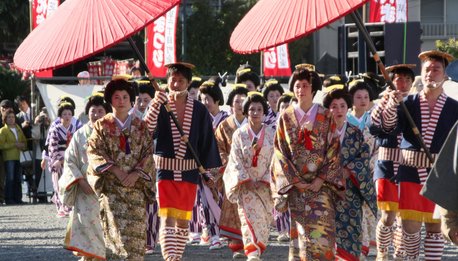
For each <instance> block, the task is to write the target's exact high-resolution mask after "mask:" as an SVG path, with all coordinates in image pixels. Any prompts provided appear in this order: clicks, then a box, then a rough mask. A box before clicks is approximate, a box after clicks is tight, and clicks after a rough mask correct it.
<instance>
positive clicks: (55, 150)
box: [48, 127, 63, 168]
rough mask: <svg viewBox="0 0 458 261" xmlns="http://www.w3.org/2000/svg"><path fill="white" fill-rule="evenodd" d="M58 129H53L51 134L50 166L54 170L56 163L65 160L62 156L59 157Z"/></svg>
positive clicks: (49, 148)
mask: <svg viewBox="0 0 458 261" xmlns="http://www.w3.org/2000/svg"><path fill="white" fill-rule="evenodd" d="M57 133H58V129H57V127H56V128H53V130H52V132H51V133H50V136H49V147H48V151H49V166H50V167H51V168H52V166H53V165H54V163H56V162H57V161H59V160H63V158H62V156H61V155H59V135H58V134H57Z"/></svg>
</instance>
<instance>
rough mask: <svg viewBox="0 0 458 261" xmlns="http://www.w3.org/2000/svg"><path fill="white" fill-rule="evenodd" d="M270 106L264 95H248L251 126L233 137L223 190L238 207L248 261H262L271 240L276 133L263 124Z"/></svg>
mask: <svg viewBox="0 0 458 261" xmlns="http://www.w3.org/2000/svg"><path fill="white" fill-rule="evenodd" d="M267 110H268V105H267V102H266V101H265V100H264V98H263V97H262V95H261V94H257V93H254V94H251V95H250V93H249V96H248V98H247V99H246V100H245V102H244V103H243V114H245V115H247V117H248V124H246V125H244V126H242V127H240V128H239V129H237V130H236V131H235V132H234V135H233V136H232V146H231V152H230V154H229V161H228V163H227V167H226V170H225V171H224V176H223V180H224V188H225V191H226V196H227V198H228V199H229V201H230V202H232V203H236V204H237V209H238V213H239V218H240V222H241V229H242V237H243V245H244V250H245V255H246V256H247V257H248V260H261V259H260V258H259V257H260V256H261V254H262V253H263V252H264V250H265V249H266V245H267V241H268V239H269V227H270V226H269V225H268V224H270V222H271V212H272V208H273V204H272V199H271V191H270V171H269V166H270V162H271V160H272V155H273V137H274V135H275V131H274V130H273V129H272V128H269V127H266V126H265V125H264V124H263V121H264V117H265V115H267Z"/></svg>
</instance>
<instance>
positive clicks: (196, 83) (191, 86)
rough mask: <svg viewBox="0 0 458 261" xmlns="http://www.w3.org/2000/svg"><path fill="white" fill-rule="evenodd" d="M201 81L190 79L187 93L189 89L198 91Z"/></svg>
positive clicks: (195, 78) (200, 79) (196, 78)
mask: <svg viewBox="0 0 458 261" xmlns="http://www.w3.org/2000/svg"><path fill="white" fill-rule="evenodd" d="M202 83H203V81H202V78H200V77H192V78H191V84H189V86H188V91H189V90H191V89H199V87H200V86H201V85H202Z"/></svg>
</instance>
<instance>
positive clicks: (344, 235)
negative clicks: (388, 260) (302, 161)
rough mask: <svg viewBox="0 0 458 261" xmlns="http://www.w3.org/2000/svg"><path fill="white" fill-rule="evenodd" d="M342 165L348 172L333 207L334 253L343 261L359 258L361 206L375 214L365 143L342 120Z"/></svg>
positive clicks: (358, 132)
mask: <svg viewBox="0 0 458 261" xmlns="http://www.w3.org/2000/svg"><path fill="white" fill-rule="evenodd" d="M341 135H342V136H341V139H342V142H341V149H340V156H341V162H342V166H343V167H344V168H347V169H348V170H350V171H351V176H350V177H348V178H347V180H346V191H345V198H344V200H342V201H339V202H338V204H337V208H336V233H337V237H336V242H337V255H338V256H339V257H340V258H343V259H344V260H355V261H357V260H359V257H360V255H361V248H362V241H361V236H362V222H363V210H362V205H363V203H364V202H365V203H366V204H367V205H368V206H369V207H370V210H371V211H372V213H373V214H374V215H376V213H377V205H376V203H377V202H376V194H375V188H374V182H373V180H372V177H371V174H370V169H369V160H370V153H369V146H368V144H367V143H366V142H365V141H364V137H363V134H362V133H361V131H360V130H359V129H358V128H357V127H356V126H354V125H352V124H350V123H346V124H345V125H344V127H343V129H342V134H341Z"/></svg>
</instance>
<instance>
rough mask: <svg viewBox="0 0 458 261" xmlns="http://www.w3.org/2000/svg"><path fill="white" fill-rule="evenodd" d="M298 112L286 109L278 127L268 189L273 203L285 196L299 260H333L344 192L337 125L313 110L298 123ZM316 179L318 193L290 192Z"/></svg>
mask: <svg viewBox="0 0 458 261" xmlns="http://www.w3.org/2000/svg"><path fill="white" fill-rule="evenodd" d="M296 108H297V109H296ZM298 109H299V108H298V107H296V106H289V107H288V108H287V109H286V110H285V111H284V113H282V114H281V116H280V118H279V121H278V123H277V132H276V135H275V143H274V148H275V154H274V156H273V159H272V184H271V188H272V191H273V196H274V198H278V197H279V195H286V196H287V202H288V205H289V208H290V210H291V222H296V225H297V227H298V230H299V233H300V235H299V241H300V242H299V248H300V258H301V259H304V260H332V259H334V255H335V254H334V251H335V209H336V201H337V198H338V197H337V195H338V193H339V192H342V191H343V190H344V189H345V183H344V181H343V176H342V169H341V165H340V157H339V154H340V140H339V137H338V135H337V132H336V123H335V121H334V120H333V119H332V115H331V113H330V112H329V111H328V110H326V109H325V108H324V107H322V106H321V105H318V104H314V105H313V106H312V108H310V110H309V111H308V112H307V114H306V115H305V116H304V117H302V118H301V119H298V118H297V116H296V113H295V112H296V110H298ZM299 110H300V109H299ZM307 115H308V116H307ZM304 118H305V121H304V120H303V119H304ZM315 178H320V179H323V180H324V183H323V185H322V187H321V189H320V190H319V191H318V192H313V191H310V190H299V189H298V188H296V187H295V186H294V185H295V184H297V183H299V182H301V181H303V182H306V183H311V182H312V181H313V180H314V179H315ZM292 255H294V252H293V253H291V252H290V259H294V256H292Z"/></svg>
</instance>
